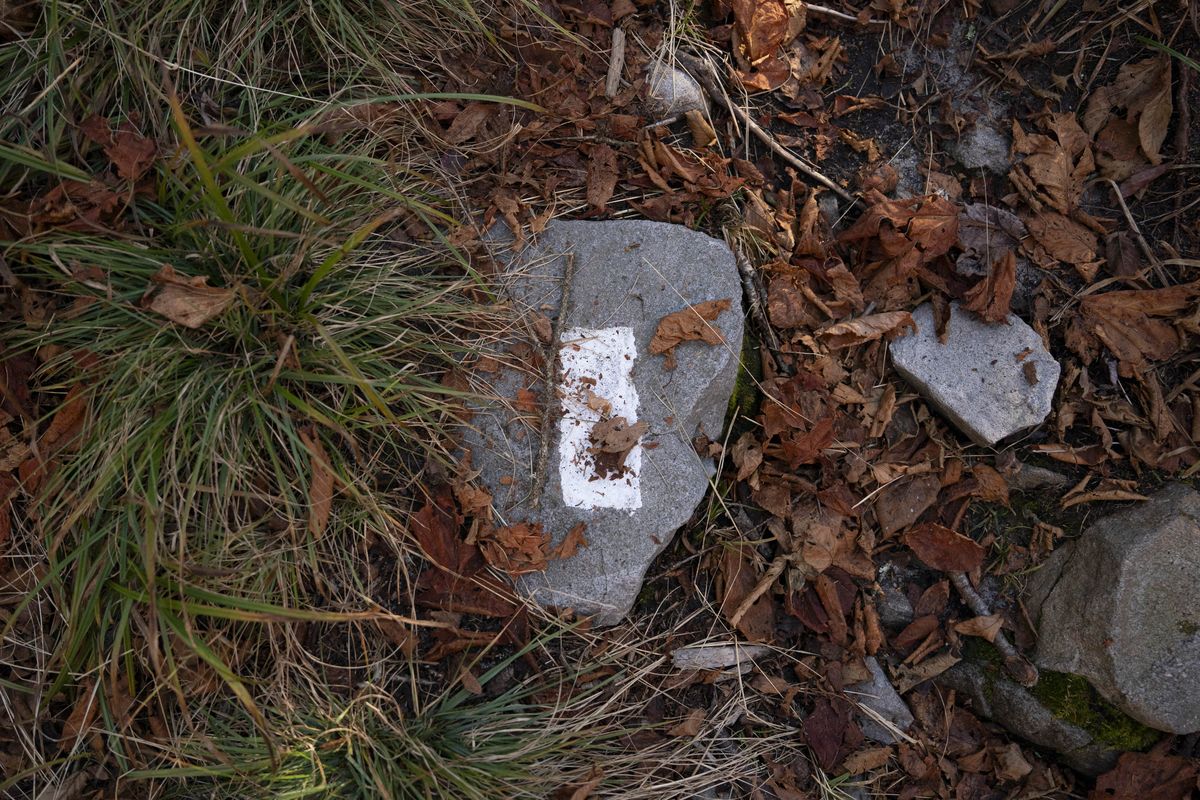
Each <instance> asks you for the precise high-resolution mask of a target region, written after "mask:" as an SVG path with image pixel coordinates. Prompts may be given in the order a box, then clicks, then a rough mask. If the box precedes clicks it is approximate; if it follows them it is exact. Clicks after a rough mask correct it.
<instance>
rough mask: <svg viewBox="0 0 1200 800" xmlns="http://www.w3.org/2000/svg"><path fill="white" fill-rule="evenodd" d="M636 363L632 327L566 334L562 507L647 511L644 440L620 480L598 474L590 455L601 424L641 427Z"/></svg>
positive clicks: (560, 450)
mask: <svg viewBox="0 0 1200 800" xmlns="http://www.w3.org/2000/svg"><path fill="white" fill-rule="evenodd" d="M636 360H637V347H636V345H635V344H634V339H633V329H632V328H598V329H592V328H570V329H568V330H566V331H563V333H562V338H561V340H560V346H559V363H560V364H561V365H562V386H561V387H560V390H561V393H562V411H563V413H562V419H560V420H559V423H558V430H559V445H558V472H559V476H560V478H561V483H562V494H563V502H564V503H566V504H567V505H568V506H571V507H572V508H620V509H626V510H633V509H637V508H641V507H642V487H641V481H640V475H641V472H642V443H641V440H640V439H639V440H638V442H637V444H635V445H634V446H633V449H631V450H630V451H629V454H628V455H626V456H625V469H624V470H623V472H622V474H620V475H611V474H609V475H604V476H601V475H599V474H598V473H597V468H596V458H595V456H594V455H593V454H592V453H590V452H588V451H589V450H590V449H591V448H592V447H593V442H592V439H591V433H592V428H593V427H594V426H595V424H596V423H597V422H600V421H601V419H605V418H612V417H624V418H625V420H626V422H628V423H629V424H631V425H632V424H633V423H634V422H637V413H638V396H637V388H636V387H635V386H634V385H633V364H634V362H635V361H636ZM589 401H591V402H590V404H589Z"/></svg>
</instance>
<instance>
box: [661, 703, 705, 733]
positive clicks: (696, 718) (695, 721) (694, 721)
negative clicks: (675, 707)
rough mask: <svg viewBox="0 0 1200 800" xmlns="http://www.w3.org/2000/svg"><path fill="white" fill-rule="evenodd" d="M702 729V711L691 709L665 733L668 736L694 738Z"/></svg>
mask: <svg viewBox="0 0 1200 800" xmlns="http://www.w3.org/2000/svg"><path fill="white" fill-rule="evenodd" d="M703 727H704V709H702V708H693V709H692V710H691V711H689V712H688V715H687V716H686V717H684V718H683V719H682V720H681V721H680V722H678V723H676V724H675V725H674V726H672V727H671V728H670V730H668V731H667V735H668V736H696V735H698V734H699V733H700V730H701V728H703Z"/></svg>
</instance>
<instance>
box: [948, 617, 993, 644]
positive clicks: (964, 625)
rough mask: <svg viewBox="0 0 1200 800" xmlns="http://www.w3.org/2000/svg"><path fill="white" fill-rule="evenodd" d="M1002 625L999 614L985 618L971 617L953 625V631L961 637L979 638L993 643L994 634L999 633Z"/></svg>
mask: <svg viewBox="0 0 1200 800" xmlns="http://www.w3.org/2000/svg"><path fill="white" fill-rule="evenodd" d="M1003 625H1004V618H1003V617H1001V616H1000V615H999V614H991V615H989V616H986V617H973V618H971V619H968V620H963V621H962V622H959V623H957V624H955V626H954V630H956V631H958V632H959V633H961V634H962V635H963V636H979V637H981V638H984V639H987V640H988V641H989V642H992V641H995V639H996V634H998V633H999V632H1000V628H1001V627H1002V626H1003Z"/></svg>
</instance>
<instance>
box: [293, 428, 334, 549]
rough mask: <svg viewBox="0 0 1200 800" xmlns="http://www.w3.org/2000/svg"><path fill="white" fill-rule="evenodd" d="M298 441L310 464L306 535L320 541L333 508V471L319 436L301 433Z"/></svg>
mask: <svg viewBox="0 0 1200 800" xmlns="http://www.w3.org/2000/svg"><path fill="white" fill-rule="evenodd" d="M300 439H301V441H303V442H304V446H305V448H307V450H308V454H309V460H310V461H311V463H312V478H311V479H310V480H309V484H308V535H309V536H311V537H312V538H314V539H320V538H321V537H322V536H323V535H324V534H325V528H326V527H328V525H329V513H330V511H331V510H332V508H333V470H332V469H331V468H330V466H329V455H328V454H327V453H326V452H325V446H324V445H323V444H321V437H320V435H319V434H317V433H316V432H315V431H314V432H313V434H312V435H311V436H310V435H309V434H308V433H306V432H304V431H301V432H300Z"/></svg>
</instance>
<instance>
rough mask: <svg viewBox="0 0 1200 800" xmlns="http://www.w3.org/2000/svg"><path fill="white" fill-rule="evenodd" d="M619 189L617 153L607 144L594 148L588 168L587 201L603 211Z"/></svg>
mask: <svg viewBox="0 0 1200 800" xmlns="http://www.w3.org/2000/svg"><path fill="white" fill-rule="evenodd" d="M616 188H617V151H616V150H613V149H612V148H611V147H609V146H608V145H606V144H599V145H596V146H595V147H593V148H592V152H591V153H590V154H589V157H588V167H587V201H588V205H590V206H591V207H592V208H595V209H599V210H603V209H604V208H606V207H607V206H608V201H609V200H611V199H612V196H613V191H615V190H616Z"/></svg>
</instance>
